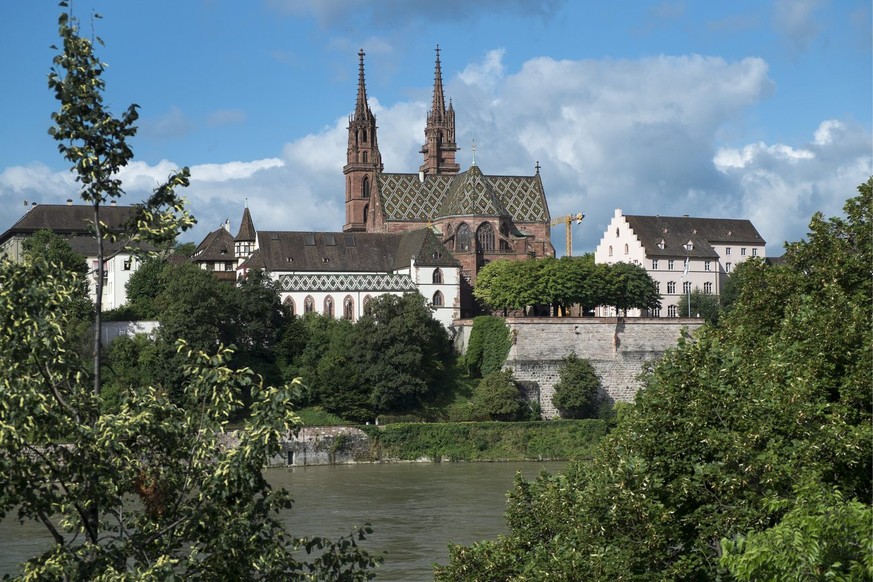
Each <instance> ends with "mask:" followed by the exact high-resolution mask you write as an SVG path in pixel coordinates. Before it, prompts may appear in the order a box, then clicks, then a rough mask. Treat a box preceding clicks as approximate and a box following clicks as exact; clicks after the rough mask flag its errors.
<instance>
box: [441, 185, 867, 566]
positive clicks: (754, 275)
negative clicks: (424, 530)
mask: <svg viewBox="0 0 873 582" xmlns="http://www.w3.org/2000/svg"><path fill="white" fill-rule="evenodd" d="M859 192H860V194H859V196H857V197H855V198H853V199H851V200H849V201H848V202H847V204H846V207H845V217H844V218H831V219H830V220H825V219H824V218H823V217H822V216H821V215H820V214H816V215H815V216H814V217H813V219H812V222H811V224H810V233H809V236H808V238H807V240H805V241H802V242H798V243H794V244H791V245H788V247H787V252H786V256H785V262H784V264H783V265H781V266H772V267H768V266H767V265H765V264H764V263H763V262H761V261H750V262H749V264H748V266H747V267H746V268H745V269H744V270H743V272H742V279H741V280H738V281H736V284H737V285H738V288H739V293H738V296H737V299H736V300H735V302H734V303H733V306H732V308H731V310H730V312H729V313H728V314H727V315H726V316H724V318H723V320H722V321H721V322H720V324H719V326H718V327H712V326H704V327H703V328H701V329H700V331H699V332H698V334H697V335H696V336H695V337H693V338H686V339H684V340H683V341H682V342H681V343H680V345H679V346H678V347H677V348H676V349H675V350H673V351H671V352H668V353H667V354H666V355H665V357H664V358H663V359H662V360H661V361H660V362H659V363H658V364H657V365H656V366H655V368H654V369H653V370H652V371H651V372H650V373H649V374H648V375H647V376H646V377H645V379H644V383H645V387H644V389H643V390H642V391H641V392H639V393H638V395H637V400H636V403H635V405H634V406H632V407H630V408H627V409H622V410H621V411H620V413H619V417H618V420H617V425H616V427H615V429H614V430H613V431H612V432H611V433H610V434H609V435H608V436H607V437H606V438H605V439H604V440H603V441H601V446H600V447H599V450H598V452H597V453H596V454H595V456H594V458H593V459H592V460H591V461H589V462H585V463H580V464H577V465H573V466H571V468H570V469H569V470H568V471H567V472H566V473H565V474H563V475H556V476H543V477H541V478H539V479H538V480H537V481H535V482H525V481H523V480H519V481H518V482H517V483H516V487H515V489H514V490H513V491H512V493H511V496H510V505H509V509H508V510H507V525H508V528H509V531H508V533H507V534H506V535H505V536H502V537H500V538H499V539H497V540H496V541H486V542H480V543H478V544H474V545H473V546H470V547H455V548H453V549H452V557H451V562H450V564H449V565H448V566H446V567H445V568H441V569H439V570H438V572H437V579H440V580H458V579H476V580H541V579H559V580H583V579H584V580H717V579H731V576H733V577H735V578H736V579H741V580H762V579H778V580H800V579H843V580H867V579H870V578H871V577H873V559H871V555H873V554H871V549H873V524H871V521H870V499H871V480H870V475H871V470H873V467H871V464H873V422H871V420H873V418H871V400H870V386H871V385H873V368H871V366H870V356H871V347H873V337H871V336H873V326H871V310H870V292H871V265H873V233H871V224H873V220H871V213H873V178H871V180H869V181H867V182H866V183H865V184H862V185H861V186H860V187H859ZM807 576H808V577H807Z"/></svg>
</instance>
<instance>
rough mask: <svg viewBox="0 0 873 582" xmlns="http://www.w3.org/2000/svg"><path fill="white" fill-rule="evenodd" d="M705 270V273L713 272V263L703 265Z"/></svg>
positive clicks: (706, 262)
mask: <svg viewBox="0 0 873 582" xmlns="http://www.w3.org/2000/svg"><path fill="white" fill-rule="evenodd" d="M703 270H704V271H711V270H712V261H705V262H704V263H703Z"/></svg>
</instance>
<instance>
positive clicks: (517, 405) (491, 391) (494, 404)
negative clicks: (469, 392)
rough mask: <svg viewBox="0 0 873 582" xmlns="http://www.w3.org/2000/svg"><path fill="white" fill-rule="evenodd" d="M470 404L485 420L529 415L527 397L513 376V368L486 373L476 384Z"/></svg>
mask: <svg viewBox="0 0 873 582" xmlns="http://www.w3.org/2000/svg"><path fill="white" fill-rule="evenodd" d="M470 406H471V408H472V409H473V413H474V415H475V416H477V417H479V418H482V419H484V420H504V421H505V420H519V419H520V418H523V417H525V416H528V415H529V412H528V403H527V399H526V398H525V397H524V394H522V392H521V388H520V387H519V385H518V384H517V383H516V381H515V379H514V378H513V377H512V370H497V371H495V372H491V373H489V374H486V375H485V376H484V377H483V378H482V379H481V380H480V381H479V383H478V384H477V385H476V388H475V389H474V391H473V398H472V400H470Z"/></svg>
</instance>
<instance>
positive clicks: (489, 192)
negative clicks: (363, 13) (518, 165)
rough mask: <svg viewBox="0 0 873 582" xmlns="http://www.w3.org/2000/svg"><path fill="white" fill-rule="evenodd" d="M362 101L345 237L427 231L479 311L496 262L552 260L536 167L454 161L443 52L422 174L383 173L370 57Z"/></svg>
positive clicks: (351, 132)
mask: <svg viewBox="0 0 873 582" xmlns="http://www.w3.org/2000/svg"><path fill="white" fill-rule="evenodd" d="M358 56H359V61H360V62H359V73H358V88H357V99H356V102H355V110H354V113H353V114H352V115H351V116H350V117H349V126H348V149H347V152H346V165H345V166H344V167H343V175H344V176H345V193H346V222H345V224H344V225H343V232H348V233H357V232H366V233H402V232H406V231H410V230H415V229H421V228H429V229H432V230H433V232H434V233H435V234H436V235H437V236H438V237H439V240H440V241H441V242H442V243H443V244H444V245H445V246H446V248H447V249H448V250H450V251H451V252H452V254H453V256H454V257H455V258H456V259H457V260H458V262H459V263H460V265H461V277H462V292H461V310H462V312H463V314H465V315H468V314H470V313H472V311H473V310H474V303H473V298H472V293H471V291H472V285H474V284H475V282H476V273H477V272H478V271H479V269H481V268H482V267H483V266H484V265H486V264H487V263H488V262H490V261H493V260H497V259H511V260H523V259H527V258H530V257H547V256H554V254H555V250H554V247H553V246H552V243H551V232H550V228H551V227H550V222H551V219H550V215H549V207H548V203H547V201H546V195H545V191H544V189H543V183H542V179H541V178H540V168H539V164H538V163H537V164H536V166H535V173H534V174H533V175H530V176H493V175H486V174H484V173H483V172H482V171H481V170H480V169H479V167H478V166H477V165H476V161H475V151H474V152H473V154H474V155H473V163H472V164H471V166H470V167H469V168H468V169H467V170H466V171H464V172H461V171H460V165H459V164H458V163H457V162H456V160H455V153H456V152H457V151H458V149H459V148H458V145H457V143H456V139H455V111H454V107H453V106H452V103H451V101H449V103H448V105H446V100H445V94H444V91H443V82H442V71H441V64H440V49H439V47H437V49H436V65H435V70H434V87H433V103H432V105H431V110H430V112H429V113H428V115H427V121H426V124H425V128H424V135H425V143H424V145H423V146H422V148H421V153H422V155H423V163H422V164H421V166H420V167H419V169H418V172H417V173H408V174H405V173H391V172H385V171H384V166H383V163H382V155H381V153H380V151H379V141H378V135H377V125H376V118H375V116H374V115H373V112H372V111H371V110H370V107H369V105H368V103H367V89H366V83H365V79H364V52H363V51H360V52H359V53H358Z"/></svg>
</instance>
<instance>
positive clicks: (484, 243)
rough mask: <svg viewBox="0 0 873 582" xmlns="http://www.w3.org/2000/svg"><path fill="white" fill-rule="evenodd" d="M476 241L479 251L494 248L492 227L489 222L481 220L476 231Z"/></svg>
mask: <svg viewBox="0 0 873 582" xmlns="http://www.w3.org/2000/svg"><path fill="white" fill-rule="evenodd" d="M476 243H477V245H478V248H479V250H480V251H484V252H488V251H493V250H494V227H493V226H491V223H490V222H483V223H482V225H481V226H479V229H478V230H477V231H476Z"/></svg>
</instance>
